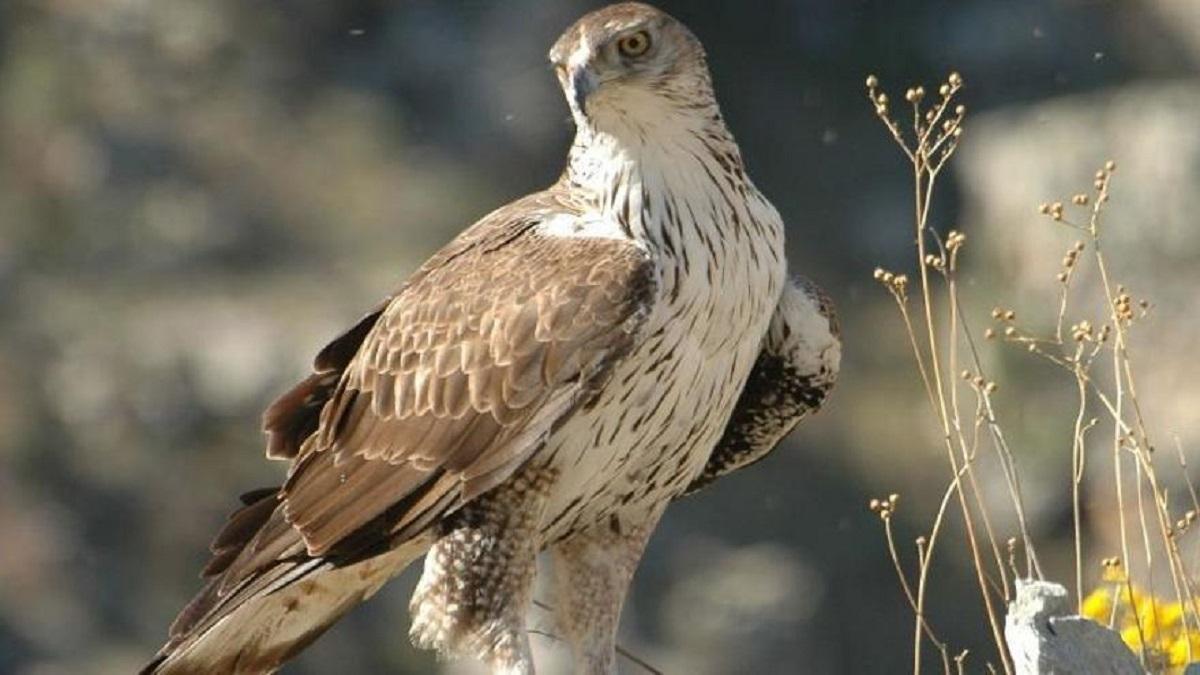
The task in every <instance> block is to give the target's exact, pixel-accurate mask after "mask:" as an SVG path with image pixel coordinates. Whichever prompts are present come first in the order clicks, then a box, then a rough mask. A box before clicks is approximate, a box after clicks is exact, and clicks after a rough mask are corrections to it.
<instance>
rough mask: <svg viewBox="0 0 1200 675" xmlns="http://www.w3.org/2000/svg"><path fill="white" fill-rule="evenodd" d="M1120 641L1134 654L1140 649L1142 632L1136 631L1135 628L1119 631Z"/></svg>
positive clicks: (1130, 627) (1136, 628)
mask: <svg viewBox="0 0 1200 675" xmlns="http://www.w3.org/2000/svg"><path fill="white" fill-rule="evenodd" d="M1121 640H1122V641H1123V642H1124V643H1125V644H1127V645H1129V648H1130V649H1132V650H1133V651H1135V652H1137V651H1140V650H1141V648H1142V632H1141V631H1139V630H1138V627H1137V626H1129V627H1128V628H1123V629H1121Z"/></svg>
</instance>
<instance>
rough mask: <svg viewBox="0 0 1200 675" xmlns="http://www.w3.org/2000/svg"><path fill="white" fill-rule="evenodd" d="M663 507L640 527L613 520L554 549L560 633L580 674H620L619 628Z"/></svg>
mask: <svg viewBox="0 0 1200 675" xmlns="http://www.w3.org/2000/svg"><path fill="white" fill-rule="evenodd" d="M661 515H662V507H659V508H658V509H656V510H655V511H654V512H653V513H652V514H650V515H649V516H648V517H647V518H645V519H644V520H642V521H640V522H637V523H632V524H631V523H629V522H626V521H622V520H621V519H619V518H617V517H616V516H614V517H613V518H611V519H610V520H609V521H608V522H606V523H602V524H598V525H596V526H594V527H592V528H590V529H588V530H584V531H582V532H578V533H575V534H572V535H571V536H570V537H568V538H567V539H565V540H563V541H561V542H559V543H558V544H555V546H554V547H553V549H552V555H553V560H554V581H555V592H556V599H555V614H556V618H557V621H558V630H559V631H560V633H561V635H562V637H563V638H565V639H566V640H567V641H568V642H570V644H571V650H572V652H573V653H574V656H575V672H576V674H577V675H585V674H586V675H612V674H615V673H616V672H617V662H616V652H615V649H616V638H617V624H618V623H619V622H620V619H621V607H622V606H623V605H624V604H625V594H626V592H627V591H628V590H629V582H630V581H631V580H632V579H633V573H634V571H635V570H636V569H637V565H638V561H640V560H641V558H642V551H643V550H644V549H645V548H646V542H647V541H648V540H649V539H650V534H651V533H652V532H653V531H654V526H655V525H656V524H657V523H658V519H659V516H661Z"/></svg>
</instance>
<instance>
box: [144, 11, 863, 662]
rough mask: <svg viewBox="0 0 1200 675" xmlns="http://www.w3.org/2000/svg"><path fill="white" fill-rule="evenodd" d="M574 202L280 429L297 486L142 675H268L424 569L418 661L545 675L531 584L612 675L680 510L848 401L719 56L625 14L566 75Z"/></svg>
mask: <svg viewBox="0 0 1200 675" xmlns="http://www.w3.org/2000/svg"><path fill="white" fill-rule="evenodd" d="M550 60H551V61H552V63H553V64H554V68H555V71H556V72H557V74H558V79H559V82H560V83H561V85H562V88H563V91H564V92H565V94H566V98H567V102H568V105H569V107H570V109H571V114H572V116H573V118H574V122H575V125H576V128H577V133H576V136H575V141H574V143H573V145H572V146H571V149H570V152H569V154H568V157H567V166H566V169H565V170H564V172H563V174H562V176H561V178H559V180H558V181H557V182H556V183H554V184H553V185H551V186H550V187H549V188H547V189H545V190H543V191H541V192H537V193H534V194H531V195H529V196H527V197H524V198H522V199H519V200H517V201H515V202H513V203H511V204H509V205H507V206H504V207H501V208H500V209H498V210H496V211H493V212H492V213H490V214H488V215H487V216H484V217H483V218H482V219H481V220H480V221H478V222H477V223H475V224H474V225H473V226H471V227H470V228H468V229H467V230H465V231H464V232H463V233H462V234H460V235H459V236H458V237H457V238H456V239H454V240H453V241H452V242H451V243H450V244H448V245H447V246H446V247H445V248H443V249H442V250H441V251H439V252H438V253H436V254H434V256H433V257H432V258H430V259H429V261H428V262H426V263H425V264H424V265H423V266H421V267H420V268H419V269H418V270H417V271H416V272H415V273H414V274H413V275H412V276H411V277H409V278H408V279H407V281H405V282H404V283H403V285H401V286H400V288H399V289H398V290H396V291H395V292H394V293H393V294H392V295H391V296H389V297H387V298H386V299H385V300H384V301H383V302H381V303H380V304H379V305H378V306H377V307H376V308H375V309H374V310H373V311H371V312H370V313H369V314H367V315H366V316H365V317H363V319H362V320H360V321H359V322H358V323H357V324H355V325H354V326H353V327H352V328H350V329H349V330H348V331H346V332H345V333H344V334H342V335H341V336H340V337H338V338H337V339H335V340H334V341H333V342H331V343H329V345H328V346H326V347H325V348H324V349H323V350H322V351H321V352H320V353H319V354H318V355H317V357H316V360H315V364H314V372H313V373H312V374H311V375H310V376H308V377H307V378H306V379H305V380H303V381H302V382H300V383H299V384H297V385H296V386H295V387H294V388H293V389H292V390H291V391H288V392H287V393H285V394H284V395H283V396H281V397H280V398H279V399H278V400H277V401H275V403H274V404H272V405H271V406H270V407H269V408H268V410H267V411H266V413H265V414H264V426H265V430H266V432H267V434H268V442H267V456H268V457H270V458H274V459H281V460H287V461H288V462H290V467H289V470H288V473H287V478H286V480H285V481H284V483H283V485H282V486H280V487H278V488H271V489H266V490H259V491H255V492H252V493H249V494H247V495H245V496H243V498H242V501H243V506H242V507H241V508H240V509H239V510H238V511H236V512H234V514H233V515H232V516H231V517H230V519H229V521H228V522H227V523H226V525H225V526H224V528H223V529H222V530H221V531H220V533H219V534H218V535H217V537H216V540H215V541H214V542H213V545H212V550H213V553H214V555H213V558H212V560H211V561H210V562H209V564H208V566H207V567H206V568H205V570H204V573H203V574H204V576H205V578H206V579H207V580H208V581H207V585H206V586H205V587H204V588H203V589H202V590H201V591H200V593H199V594H198V595H197V596H196V597H195V599H193V600H192V602H191V603H190V604H189V605H188V606H187V607H186V608H184V610H183V611H182V613H181V614H180V615H179V617H178V618H177V619H176V620H175V623H174V624H173V625H172V626H171V629H170V637H169V641H168V642H167V644H166V645H165V646H164V647H163V648H162V649H161V651H160V652H159V653H158V655H157V657H156V658H155V659H154V661H153V662H152V663H151V664H150V665H148V666H147V667H146V669H145V671H144V672H145V673H164V674H166V673H169V674H172V675H177V674H181V673H269V672H273V671H275V670H276V669H278V668H279V667H280V665H281V664H282V663H283V662H284V661H285V660H286V659H288V658H289V657H291V656H293V655H294V654H296V653H297V652H298V651H300V650H301V649H302V648H304V647H305V646H306V645H308V644H309V643H311V642H312V641H313V640H315V639H316V638H317V637H318V636H319V635H320V634H321V632H323V631H324V630H325V629H327V628H328V627H329V626H330V625H331V624H332V623H333V622H335V621H336V620H337V619H338V618H339V617H341V616H342V615H343V614H344V613H345V612H347V611H348V610H349V609H350V608H351V607H353V606H354V605H356V604H357V603H359V602H361V601H362V600H363V599H365V598H367V597H369V596H370V595H371V594H373V593H374V592H375V591H377V590H378V589H379V587H380V586H381V585H382V584H383V583H384V582H386V581H387V580H388V579H389V578H391V577H392V576H394V575H395V574H397V573H398V572H399V571H401V570H402V569H404V568H405V567H406V566H407V565H409V564H410V563H412V562H414V561H415V560H416V559H417V558H419V557H420V556H421V555H422V554H424V556H425V560H424V571H423V574H422V576H421V579H420V582H419V584H418V586H417V588H416V590H415V591H414V593H413V596H412V601H411V612H412V625H411V629H410V637H411V638H412V640H413V641H414V642H415V643H416V644H417V645H418V646H421V647H427V648H432V649H436V650H438V651H439V652H440V653H442V654H444V655H447V656H459V655H467V656H473V657H477V658H479V659H481V660H482V661H483V662H484V663H485V664H487V665H488V666H489V667H490V668H491V669H492V671H493V672H496V673H532V672H533V662H532V658H531V655H530V648H529V640H528V636H527V633H526V629H525V616H526V613H527V609H528V607H529V605H530V602H531V599H532V598H531V595H532V587H533V581H534V575H535V570H536V566H537V558H538V556H539V554H541V553H546V554H548V555H547V556H546V557H548V558H549V560H550V562H551V564H552V569H551V571H552V576H553V579H554V580H555V584H554V588H555V593H556V594H555V597H554V599H553V605H554V608H555V612H556V618H557V631H558V633H559V635H560V636H561V637H562V638H563V639H564V640H566V641H568V642H569V643H570V645H571V647H572V650H573V653H574V657H575V663H576V670H577V671H578V672H580V673H613V672H615V670H616V664H615V657H614V640H615V633H616V627H617V622H618V618H619V615H620V612H621V606H622V603H623V602H624V598H625V593H626V589H627V588H628V586H629V582H630V579H631V577H632V575H633V572H634V568H635V567H636V566H637V563H638V560H639V559H640V557H641V555H642V550H643V547H644V546H645V544H646V541H647V539H648V538H649V536H650V533H651V532H652V531H653V530H654V528H655V526H656V524H657V522H658V520H659V518H660V517H661V515H662V513H663V511H664V509H665V508H666V506H667V504H668V503H670V502H671V501H672V500H674V499H676V498H678V497H680V496H682V495H684V494H686V493H687V492H689V491H690V490H694V489H696V488H698V487H700V486H702V485H704V484H706V483H708V482H709V481H711V480H713V479H715V478H717V477H719V476H721V475H723V474H726V473H728V472H730V471H733V470H735V469H737V468H740V467H742V466H745V465H747V464H749V463H751V462H753V461H755V460H757V459H760V458H761V457H762V456H764V455H765V454H767V453H768V452H769V451H770V450H771V449H773V448H774V447H775V445H776V444H777V443H778V441H779V440H780V439H781V438H782V437H783V436H784V435H785V434H786V433H787V432H788V431H790V430H791V428H792V427H793V426H794V425H795V424H796V423H797V422H798V421H799V420H800V419H801V418H802V417H804V416H805V415H806V414H808V413H810V412H812V411H814V410H816V409H817V407H818V406H819V405H820V404H821V402H822V400H823V399H824V397H825V395H826V393H827V391H828V390H829V388H830V387H831V386H832V384H833V382H834V379H835V376H836V373H837V368H838V362H839V358H840V340H839V334H838V328H837V324H836V321H835V319H834V318H833V314H832V310H831V305H830V303H829V301H828V299H827V298H826V296H825V295H824V294H823V293H821V292H820V291H819V290H818V289H817V288H816V287H815V286H814V285H812V284H811V283H810V282H807V281H804V280H800V279H796V278H792V279H790V280H789V277H788V273H787V269H786V267H787V266H786V262H785V260H784V241H783V223H782V222H781V219H780V216H779V214H778V212H777V211H776V210H775V208H774V207H773V206H772V205H771V204H770V203H769V202H768V201H767V199H766V198H765V197H763V195H762V194H761V193H760V192H759V191H758V189H756V188H755V186H754V184H753V183H752V182H751V181H750V178H749V177H748V176H747V175H746V170H745V164H744V163H743V161H742V156H741V153H740V151H739V149H738V146H737V144H736V143H735V142H734V139H733V137H732V136H731V135H730V133H729V130H728V129H727V128H726V126H725V121H724V119H723V118H722V116H721V113H720V110H719V109H718V107H717V101H716V99H715V98H714V95H713V90H712V84H711V81H710V76H709V72H708V67H707V65H706V60H705V53H704V50H703V48H702V47H701V45H700V42H699V41H698V40H697V39H696V37H695V36H694V35H693V34H692V33H691V32H690V31H689V30H688V29H687V28H686V27H684V26H683V25H682V24H681V23H679V22H678V21H676V20H675V19H673V18H672V17H670V16H668V15H666V14H664V13H663V12H661V11H659V10H657V9H654V8H652V7H649V6H646V5H643V4H637V3H623V4H618V5H613V6H610V7H607V8H604V9H601V10H599V11H596V12H593V13H591V14H588V15H586V16H584V17H583V18H581V19H579V20H578V21H577V22H576V23H575V24H574V25H572V26H571V27H570V28H568V29H567V31H566V32H565V33H563V35H562V36H561V37H560V38H559V39H558V41H557V42H556V43H555V44H554V46H553V48H552V49H551V50H550Z"/></svg>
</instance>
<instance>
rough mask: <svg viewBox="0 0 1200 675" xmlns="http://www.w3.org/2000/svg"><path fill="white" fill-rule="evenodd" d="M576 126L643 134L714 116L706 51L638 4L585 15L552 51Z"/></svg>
mask: <svg viewBox="0 0 1200 675" xmlns="http://www.w3.org/2000/svg"><path fill="white" fill-rule="evenodd" d="M550 62H551V63H553V64H554V68H555V71H556V73H557V74H558V81H559V83H560V84H561V85H562V88H563V93H564V94H566V97H567V103H568V105H570V106H571V114H572V116H573V117H574V118H575V122H576V124H577V125H578V126H581V127H584V126H587V127H591V128H595V129H598V130H601V131H605V132H609V133H619V131H620V130H621V129H633V130H639V131H640V130H644V129H645V128H646V127H649V126H656V125H658V124H661V123H663V122H677V121H678V118H679V117H681V116H694V117H697V118H698V119H699V118H703V117H708V118H711V117H712V116H713V110H711V109H710V108H715V105H716V104H715V101H714V99H713V95H712V84H711V80H710V78H709V74H708V66H707V64H706V62H705V58H704V48H703V47H702V46H701V45H700V41H699V40H697V39H696V36H695V35H693V34H692V32H691V31H690V30H688V28H687V27H686V26H684V25H683V24H682V23H680V22H679V21H677V20H676V19H674V18H673V17H671V16H670V15H668V14H666V13H664V12H662V11H660V10H658V9H655V8H654V7H650V6H649V5H644V4H641V3H636V2H626V3H621V4H617V5H610V6H608V7H605V8H603V9H600V10H597V11H595V12H592V13H590V14H587V15H585V16H584V17H583V18H581V19H579V20H578V21H576V22H575V23H574V24H573V25H572V26H571V27H570V28H568V29H567V30H566V31H565V32H564V33H563V34H562V36H561V37H559V38H558V41H557V42H555V43H554V46H553V47H552V48H551V49H550Z"/></svg>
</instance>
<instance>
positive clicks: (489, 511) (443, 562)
mask: <svg viewBox="0 0 1200 675" xmlns="http://www.w3.org/2000/svg"><path fill="white" fill-rule="evenodd" d="M552 479H553V473H552V472H550V471H547V470H532V471H525V472H523V473H521V474H519V475H517V476H514V477H513V478H512V479H510V480H509V481H508V482H507V483H505V484H503V485H501V486H500V487H497V488H496V489H495V490H493V491H492V492H490V493H488V494H487V495H485V496H483V497H482V498H480V499H478V500H476V501H474V502H472V503H471V504H469V505H467V506H465V507H463V509H461V510H460V511H458V512H457V513H455V514H454V515H453V516H452V517H451V518H449V519H447V520H446V521H445V522H443V523H442V524H441V525H439V528H440V530H439V535H440V536H439V538H438V540H437V542H436V543H435V544H434V545H433V547H432V548H431V549H430V550H429V553H428V554H426V556H425V571H424V573H423V574H422V575H421V581H420V583H418V584H417V589H416V591H415V592H414V593H413V597H412V602H411V604H410V605H409V608H410V610H411V612H412V616H413V621H412V629H411V630H410V631H409V635H410V637H411V638H412V641H413V644H415V645H416V646H418V647H421V648H426V649H436V650H437V651H438V652H439V653H441V654H443V655H446V656H462V655H467V656H474V657H476V658H478V659H480V660H482V661H483V662H484V663H486V664H487V665H488V666H489V667H490V668H491V669H492V671H493V672H495V673H510V674H512V675H518V674H519V675H526V674H532V673H533V659H532V655H531V653H530V648H529V637H528V635H527V634H526V632H525V614H526V612H527V610H528V608H529V604H530V601H531V599H532V595H533V578H534V572H535V570H536V566H537V534H538V525H539V522H540V521H541V517H542V510H543V509H544V507H545V503H546V495H547V494H548V493H549V489H550V486H551V484H552Z"/></svg>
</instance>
